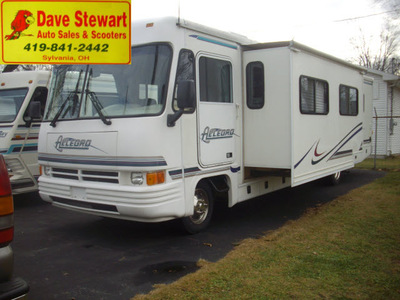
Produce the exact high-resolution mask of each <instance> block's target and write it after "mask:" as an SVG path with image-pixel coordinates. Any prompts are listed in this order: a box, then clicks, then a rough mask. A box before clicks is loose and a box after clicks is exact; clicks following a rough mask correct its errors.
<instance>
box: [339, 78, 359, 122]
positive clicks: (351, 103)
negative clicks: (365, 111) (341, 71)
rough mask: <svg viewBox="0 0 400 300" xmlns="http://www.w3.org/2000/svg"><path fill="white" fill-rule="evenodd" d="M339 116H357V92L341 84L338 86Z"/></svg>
mask: <svg viewBox="0 0 400 300" xmlns="http://www.w3.org/2000/svg"><path fill="white" fill-rule="evenodd" d="M339 99H340V100H339V103H340V104H339V105H340V114H341V115H343V116H357V115H358V90H357V89H356V88H353V87H350V86H346V85H343V84H341V85H340V86H339Z"/></svg>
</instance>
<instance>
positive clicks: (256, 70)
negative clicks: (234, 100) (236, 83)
mask: <svg viewBox="0 0 400 300" xmlns="http://www.w3.org/2000/svg"><path fill="white" fill-rule="evenodd" d="M264 91H265V87H264V65H263V63H262V62H260V61H256V62H251V63H249V64H248V65H247V66H246V96H247V97H246V98H247V107H248V108H250V109H260V108H263V107H264V102H265V98H264V95H265V93H264Z"/></svg>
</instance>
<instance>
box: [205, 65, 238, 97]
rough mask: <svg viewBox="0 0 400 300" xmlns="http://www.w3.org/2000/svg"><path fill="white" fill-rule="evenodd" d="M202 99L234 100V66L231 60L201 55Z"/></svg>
mask: <svg viewBox="0 0 400 300" xmlns="http://www.w3.org/2000/svg"><path fill="white" fill-rule="evenodd" d="M199 73H200V101H205V102H228V103H229V102H232V66H231V63H230V62H229V61H224V60H220V59H215V58H209V57H201V58H200V62H199Z"/></svg>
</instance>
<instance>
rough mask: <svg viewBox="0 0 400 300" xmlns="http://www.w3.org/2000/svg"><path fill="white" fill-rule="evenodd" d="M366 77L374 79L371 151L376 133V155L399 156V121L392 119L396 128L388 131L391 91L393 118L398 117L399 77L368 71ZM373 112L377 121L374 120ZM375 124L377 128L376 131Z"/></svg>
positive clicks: (399, 109) (399, 112)
mask: <svg viewBox="0 0 400 300" xmlns="http://www.w3.org/2000/svg"><path fill="white" fill-rule="evenodd" d="M368 76H371V77H373V78H374V85H373V105H374V125H373V130H374V134H373V136H372V145H373V151H372V153H375V134H376V133H377V145H376V154H377V155H378V156H388V155H392V154H395V155H396V154H400V119H399V118H395V119H393V120H394V122H395V124H396V123H397V126H394V127H393V130H392V131H391V130H390V122H391V121H390V116H391V115H392V113H391V105H392V101H391V98H392V90H393V116H400V85H399V79H400V78H399V77H397V76H394V75H391V74H386V73H383V72H379V71H374V70H370V71H369V73H368ZM392 87H393V89H392ZM375 111H376V114H377V116H378V119H376V118H375V116H376V115H375ZM376 122H378V127H377V130H376V127H375V126H376Z"/></svg>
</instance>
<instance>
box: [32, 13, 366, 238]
mask: <svg viewBox="0 0 400 300" xmlns="http://www.w3.org/2000/svg"><path fill="white" fill-rule="evenodd" d="M132 33H133V35H132V64H131V65H65V66H59V67H56V68H54V70H53V76H52V83H51V92H50V96H49V101H48V103H47V106H46V111H45V116H44V122H43V123H42V127H41V130H40V137H39V140H40V142H39V163H40V165H41V167H42V169H43V170H42V176H41V177H40V179H39V191H40V195H41V197H42V198H43V199H44V200H46V201H48V202H51V203H53V205H56V206H59V207H63V208H67V209H71V210H76V211H80V212H86V213H90V214H95V215H99V216H105V217H114V218H121V219H128V220H135V221H143V222H161V221H165V220H170V219H174V218H182V220H183V224H184V226H185V228H186V229H187V231H189V232H191V233H195V232H198V231H201V230H203V229H204V228H205V227H207V225H208V223H209V222H210V218H211V215H212V212H213V203H214V193H215V192H219V193H225V194H226V196H227V198H228V205H229V206H230V207H231V206H233V205H235V204H237V203H239V202H242V201H245V200H248V199H250V198H254V197H256V196H259V195H263V194H266V193H269V192H272V191H275V190H278V189H282V188H285V187H289V186H297V185H300V184H303V183H306V182H309V181H312V180H316V179H319V178H323V177H329V176H330V177H331V178H332V179H333V181H334V182H337V181H338V179H339V177H340V172H342V171H344V170H347V169H350V168H352V167H353V166H354V164H355V163H357V162H359V161H362V160H363V159H364V158H365V157H367V156H368V155H370V153H371V133H372V128H371V123H372V101H371V92H372V80H371V79H370V78H368V77H365V76H364V69H362V68H360V67H357V66H354V65H351V64H349V63H347V62H344V61H342V60H339V59H336V58H334V57H332V56H329V55H326V54H323V53H320V52H318V51H316V50H313V49H311V48H308V47H306V46H304V45H301V44H298V43H295V42H293V41H291V42H279V43H268V44H251V43H249V41H247V40H246V39H244V38H243V37H241V36H238V35H235V34H228V33H225V32H220V31H217V30H213V29H209V28H206V27H203V26H200V25H196V24H192V23H190V22H187V21H180V22H178V23H177V21H176V19H173V18H167V19H162V20H153V21H150V22H138V23H134V24H133V30H132Z"/></svg>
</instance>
